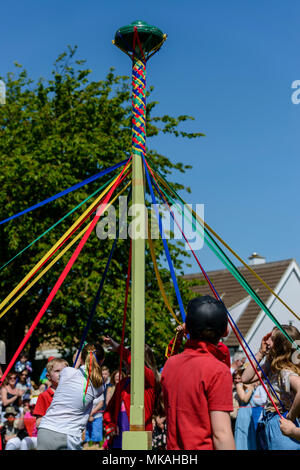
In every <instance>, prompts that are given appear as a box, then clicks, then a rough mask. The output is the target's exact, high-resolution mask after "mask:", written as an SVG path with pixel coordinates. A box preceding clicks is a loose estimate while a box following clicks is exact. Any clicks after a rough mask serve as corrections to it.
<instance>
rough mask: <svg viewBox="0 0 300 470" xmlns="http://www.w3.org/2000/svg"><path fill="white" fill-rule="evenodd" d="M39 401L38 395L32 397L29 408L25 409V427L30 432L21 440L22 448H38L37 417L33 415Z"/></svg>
mask: <svg viewBox="0 0 300 470" xmlns="http://www.w3.org/2000/svg"><path fill="white" fill-rule="evenodd" d="M36 402H37V397H35V398H31V400H30V402H29V407H28V410H26V411H25V409H24V411H23V421H24V427H25V429H26V432H27V434H28V436H27V437H25V438H24V439H23V440H22V442H21V449H20V450H34V449H36V448H37V427H36V418H35V416H33V414H32V413H33V410H34V407H35V405H36Z"/></svg>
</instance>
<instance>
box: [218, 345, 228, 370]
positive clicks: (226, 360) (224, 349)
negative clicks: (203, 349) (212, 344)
mask: <svg viewBox="0 0 300 470" xmlns="http://www.w3.org/2000/svg"><path fill="white" fill-rule="evenodd" d="M218 349H220V350H221V351H222V352H223V353H224V354H225V359H224V363H225V364H226V365H227V366H228V367H229V369H230V367H231V360H230V352H229V349H228V347H227V346H226V344H224V343H222V342H221V341H220V342H219V343H218Z"/></svg>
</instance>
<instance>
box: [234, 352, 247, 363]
mask: <svg viewBox="0 0 300 470" xmlns="http://www.w3.org/2000/svg"><path fill="white" fill-rule="evenodd" d="M244 357H245V354H244V353H242V352H239V351H238V352H236V353H235V354H234V355H233V362H235V361H241V360H242V359H244Z"/></svg>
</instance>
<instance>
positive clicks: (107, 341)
mask: <svg viewBox="0 0 300 470" xmlns="http://www.w3.org/2000/svg"><path fill="white" fill-rule="evenodd" d="M102 339H103V342H104V344H105V345H106V346H108V347H109V348H110V349H111V351H116V350H117V349H118V347H119V343H117V342H116V341H114V340H113V339H112V338H111V337H110V336H102Z"/></svg>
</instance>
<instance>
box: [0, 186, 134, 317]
mask: <svg viewBox="0 0 300 470" xmlns="http://www.w3.org/2000/svg"><path fill="white" fill-rule="evenodd" d="M130 184H131V181H129V183H127V185H126V186H125V187H124V188H123V189H122V190H121V191H120V192H119V193H118V194H117V195H116V196H115V197H114V198H113V199H112V201H110V202H109V204H107V208H108V207H109V206H111V204H113V203H114V202H115V200H116V199H117V198H118V197H119V196H120V195H121V194H122V193H123V192H124V191H125V189H127V188H128V186H129V185H130ZM91 223H92V221H91V222H90V223H89V224H88V225H87V226H86V227H85V228H84V229H83V230H81V232H80V233H78V234H77V235H76V237H75V238H74V239H73V240H72V241H71V242H70V243H69V244H68V245H67V246H66V247H65V248H64V249H63V250H62V251H61V252H60V253H59V254H58V255H57V256H56V258H54V259H53V260H52V261H51V263H49V264H48V265H47V266H46V267H45V268H44V269H43V271H41V272H40V273H39V274H38V276H37V277H36V278H34V280H33V281H32V282H31V283H30V284H29V285H28V286H27V287H26V288H25V289H24V290H23V291H22V292H21V294H19V295H18V297H16V298H15V299H14V300H13V301H12V303H11V304H9V306H8V307H6V309H5V310H4V311H3V312H1V314H0V318H2V317H3V315H5V313H6V312H7V311H8V310H10V309H11V307H13V305H15V303H16V302H18V300H20V299H21V298H22V297H23V295H25V294H26V292H28V291H29V290H30V289H31V287H33V286H34V285H35V284H36V282H37V281H39V279H41V277H43V276H44V274H46V272H47V271H49V269H50V268H51V267H52V266H53V265H54V264H55V263H56V262H57V261H58V260H59V259H60V258H61V257H62V256H63V255H64V254H65V253H66V252H67V251H68V250H69V249H70V248H71V247H72V246H73V245H74V243H76V242H77V240H78V239H79V238H80V237H81V236H83V234H84V233H85V232H86V231H87V229H88V228H89V226H90V225H91Z"/></svg>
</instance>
